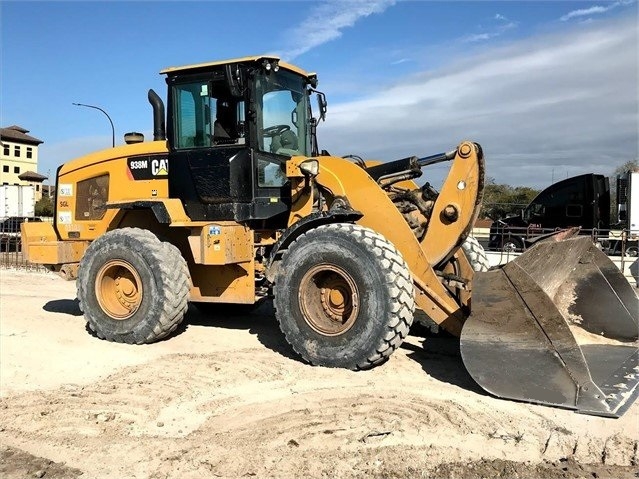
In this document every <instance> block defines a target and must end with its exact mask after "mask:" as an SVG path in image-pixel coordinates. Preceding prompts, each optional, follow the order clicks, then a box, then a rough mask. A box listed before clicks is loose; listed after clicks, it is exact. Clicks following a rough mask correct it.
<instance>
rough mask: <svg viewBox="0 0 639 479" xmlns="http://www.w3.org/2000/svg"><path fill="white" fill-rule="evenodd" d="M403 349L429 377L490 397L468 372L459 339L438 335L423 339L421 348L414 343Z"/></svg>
mask: <svg viewBox="0 0 639 479" xmlns="http://www.w3.org/2000/svg"><path fill="white" fill-rule="evenodd" d="M401 347H402V348H403V349H406V350H408V351H410V352H409V353H408V354H407V356H408V357H409V358H411V359H412V360H414V361H417V362H418V363H419V364H420V366H421V367H422V369H423V370H424V372H425V373H426V374H428V375H429V376H431V377H433V378H435V379H437V380H438V381H442V382H445V383H448V384H452V385H454V386H458V387H460V388H462V389H466V390H467V391H472V392H474V393H477V394H481V395H482V396H488V394H487V393H486V392H485V391H484V390H483V389H482V388H481V387H480V386H479V385H478V384H477V383H476V382H475V381H474V380H473V378H472V377H471V376H470V374H469V373H468V371H466V367H465V366H464V363H463V361H462V358H461V353H460V351H459V338H455V337H453V336H448V335H446V334H438V335H432V336H426V337H425V338H423V340H422V345H421V347H420V346H418V345H415V344H413V343H404V344H402V346H401Z"/></svg>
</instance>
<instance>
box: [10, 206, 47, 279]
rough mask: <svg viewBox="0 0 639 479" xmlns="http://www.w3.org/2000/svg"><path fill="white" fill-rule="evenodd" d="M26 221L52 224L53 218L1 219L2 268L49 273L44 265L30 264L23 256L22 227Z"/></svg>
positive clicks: (15, 217)
mask: <svg viewBox="0 0 639 479" xmlns="http://www.w3.org/2000/svg"><path fill="white" fill-rule="evenodd" d="M25 221H47V222H52V221H53V218H48V217H36V218H25V217H22V216H11V217H8V218H0V267H2V268H19V269H28V270H36V271H47V269H46V268H44V266H42V265H38V264H33V263H29V262H28V261H27V260H26V259H25V258H24V255H23V254H22V237H21V235H20V226H21V225H22V223H24V222H25Z"/></svg>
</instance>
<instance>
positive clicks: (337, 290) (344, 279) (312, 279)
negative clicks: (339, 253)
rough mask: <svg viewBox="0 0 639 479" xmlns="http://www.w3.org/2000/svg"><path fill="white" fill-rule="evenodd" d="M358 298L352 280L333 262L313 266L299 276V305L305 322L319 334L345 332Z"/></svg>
mask: <svg viewBox="0 0 639 479" xmlns="http://www.w3.org/2000/svg"><path fill="white" fill-rule="evenodd" d="M359 301H360V298H359V292H358V289H357V286H356V284H355V281H354V280H353V278H352V277H351V275H350V274H348V273H347V272H346V271H345V270H343V269H342V268H340V267H338V266H336V265H330V264H322V265H317V266H315V267H314V268H312V269H311V270H309V271H308V272H307V273H306V274H305V275H304V278H302V283H301V287H300V292H299V302H300V308H301V310H302V314H303V317H304V320H305V321H306V323H307V324H308V325H309V326H310V327H311V328H313V330H315V331H316V332H318V333H320V334H323V335H326V336H337V335H340V334H343V333H345V332H346V331H348V330H349V329H350V328H351V327H352V326H353V324H355V320H356V319H357V313H358V310H359Z"/></svg>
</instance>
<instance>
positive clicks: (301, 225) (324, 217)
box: [266, 208, 364, 282]
mask: <svg viewBox="0 0 639 479" xmlns="http://www.w3.org/2000/svg"><path fill="white" fill-rule="evenodd" d="M362 216H364V214H363V213H361V212H359V211H356V210H353V209H347V208H332V209H331V210H329V211H322V212H318V213H313V214H311V215H309V216H307V217H305V218H303V219H301V220H300V221H298V222H297V223H295V224H294V225H292V226H290V227H289V228H288V229H286V230H284V232H283V233H282V236H280V239H279V240H277V242H276V243H275V244H274V245H273V248H272V249H271V252H270V254H269V258H268V262H267V264H266V278H267V279H268V280H269V281H270V282H273V280H274V279H275V276H276V269H277V263H278V260H279V259H280V258H281V257H282V253H283V252H284V251H286V249H287V248H288V247H289V245H290V244H291V243H292V242H293V241H295V240H296V239H297V238H298V237H299V236H301V235H302V234H304V233H306V232H308V231H310V230H312V229H313V228H317V227H318V226H322V225H327V224H330V223H354V222H356V221H357V220H358V219H360V218H361V217H362Z"/></svg>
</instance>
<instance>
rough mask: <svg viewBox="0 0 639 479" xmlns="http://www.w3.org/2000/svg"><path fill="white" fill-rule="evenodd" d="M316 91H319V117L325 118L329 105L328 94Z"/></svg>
mask: <svg viewBox="0 0 639 479" xmlns="http://www.w3.org/2000/svg"><path fill="white" fill-rule="evenodd" d="M315 93H317V107H318V109H319V119H320V120H325V119H326V111H327V106H328V103H327V102H326V95H324V93H322V92H321V91H316V92H315Z"/></svg>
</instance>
